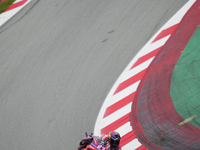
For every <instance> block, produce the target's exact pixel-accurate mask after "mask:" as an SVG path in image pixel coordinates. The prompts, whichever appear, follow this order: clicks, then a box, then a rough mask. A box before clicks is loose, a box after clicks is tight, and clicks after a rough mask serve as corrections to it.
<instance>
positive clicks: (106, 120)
mask: <svg viewBox="0 0 200 150" xmlns="http://www.w3.org/2000/svg"><path fill="white" fill-rule="evenodd" d="M131 106H132V102H131V103H129V104H127V105H126V106H124V107H122V108H120V109H118V110H117V111H115V112H114V113H112V114H110V115H109V116H107V117H106V118H104V119H103V120H102V122H101V128H104V127H106V126H108V125H109V124H111V123H113V122H115V121H116V120H118V119H120V118H122V117H123V116H125V115H126V114H128V113H130V112H131Z"/></svg>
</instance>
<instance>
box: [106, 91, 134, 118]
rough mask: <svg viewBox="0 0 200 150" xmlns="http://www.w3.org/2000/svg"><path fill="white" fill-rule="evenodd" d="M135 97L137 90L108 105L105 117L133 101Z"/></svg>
mask: <svg viewBox="0 0 200 150" xmlns="http://www.w3.org/2000/svg"><path fill="white" fill-rule="evenodd" d="M134 97H135V92H133V93H132V94H130V95H128V96H127V97H125V98H123V99H121V100H120V101H119V102H117V103H115V104H113V105H111V106H109V107H107V108H106V112H105V114H104V116H103V118H105V117H107V116H109V115H110V114H112V113H113V112H115V111H117V110H118V109H120V108H122V107H124V106H125V105H127V104H128V103H130V102H132V101H133V100H134Z"/></svg>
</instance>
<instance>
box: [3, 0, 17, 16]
mask: <svg viewBox="0 0 200 150" xmlns="http://www.w3.org/2000/svg"><path fill="white" fill-rule="evenodd" d="M14 1H15V0H6V1H5V0H4V1H3V2H2V0H0V14H1V13H2V12H4V11H5V10H6V9H7V8H8V7H9V6H10V5H12V3H14Z"/></svg>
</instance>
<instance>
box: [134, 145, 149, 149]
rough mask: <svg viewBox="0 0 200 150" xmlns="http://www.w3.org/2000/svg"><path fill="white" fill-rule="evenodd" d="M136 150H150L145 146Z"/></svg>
mask: <svg viewBox="0 0 200 150" xmlns="http://www.w3.org/2000/svg"><path fill="white" fill-rule="evenodd" d="M135 150H148V148H146V147H145V146H144V145H141V146H140V147H138V148H136V149H135Z"/></svg>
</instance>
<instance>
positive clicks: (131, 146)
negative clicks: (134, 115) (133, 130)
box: [122, 138, 142, 150]
mask: <svg viewBox="0 0 200 150" xmlns="http://www.w3.org/2000/svg"><path fill="white" fill-rule="evenodd" d="M141 145H142V144H141V143H140V142H139V141H138V139H137V138H135V139H134V140H133V141H131V142H129V143H127V144H126V145H124V146H123V148H122V150H125V149H127V150H129V149H130V150H134V149H136V148H138V147H140V146H141Z"/></svg>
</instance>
